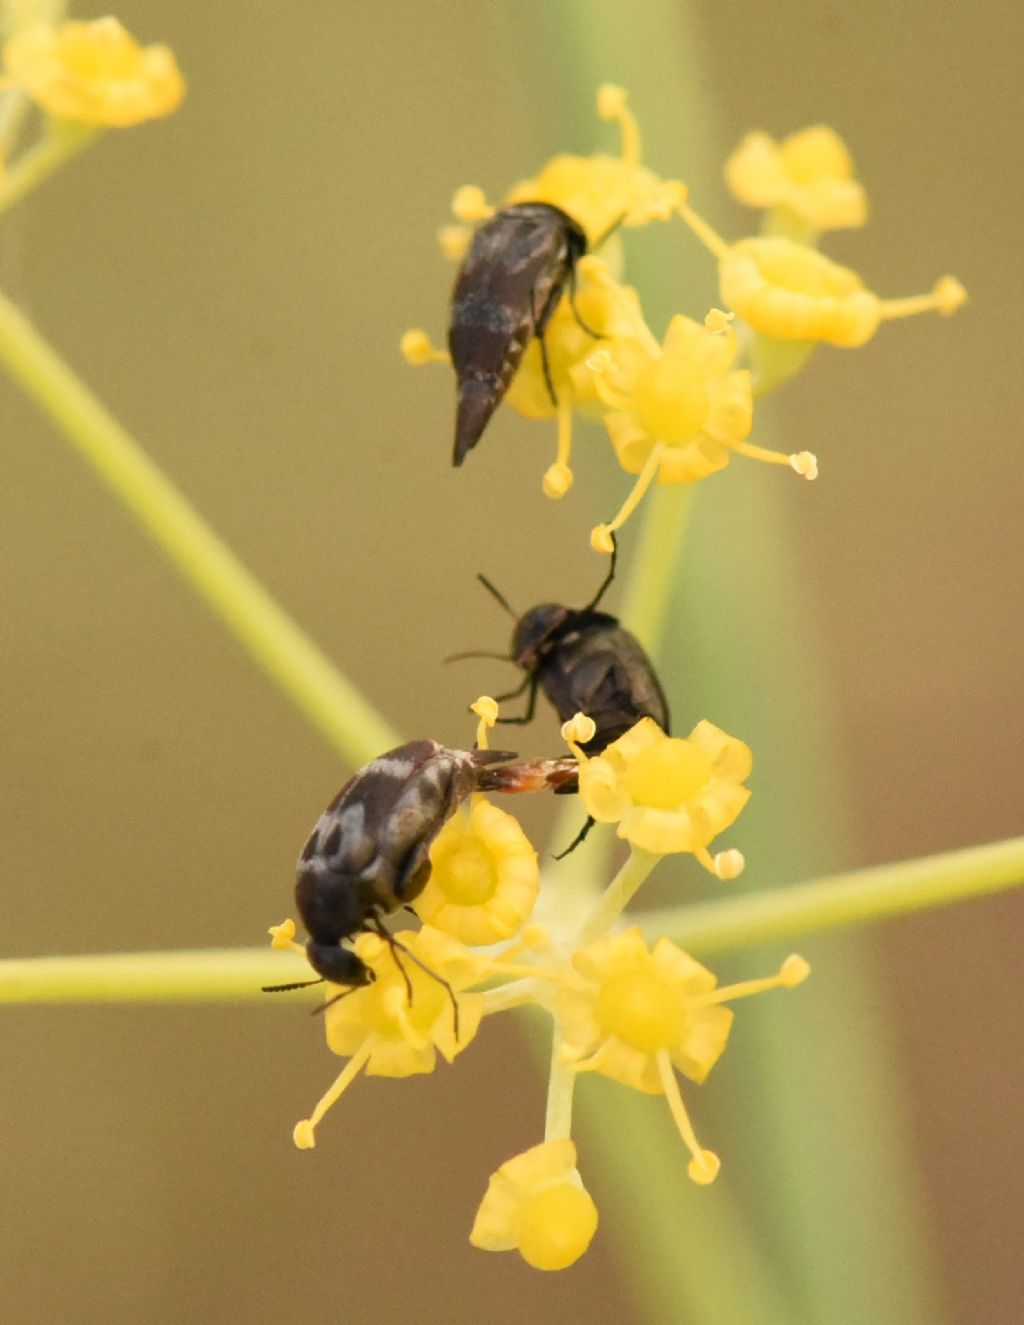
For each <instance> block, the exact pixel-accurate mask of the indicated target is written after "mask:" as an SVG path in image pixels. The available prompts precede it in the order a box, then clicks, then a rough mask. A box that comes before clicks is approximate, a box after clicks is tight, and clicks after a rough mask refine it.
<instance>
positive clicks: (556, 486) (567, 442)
mask: <svg viewBox="0 0 1024 1325" xmlns="http://www.w3.org/2000/svg"><path fill="white" fill-rule="evenodd" d="M571 453H572V402H571V401H569V400H566V399H564V398H563V399H560V400H559V402H558V443H557V449H556V452H555V463H554V464H553V465H551V466H550V467H549V468H548V469H547V470H546V471H545V473H544V480H543V488H544V495H545V496H546V497H550V498H552V500H557V499H558V498H559V497H564V496H565V494H566V493H567V492H568V491H569V489H570V488H571V487H572V482H573V473H572V470H571V469H570V468H569V456H570V454H571Z"/></svg>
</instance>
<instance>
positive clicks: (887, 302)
mask: <svg viewBox="0 0 1024 1325" xmlns="http://www.w3.org/2000/svg"><path fill="white" fill-rule="evenodd" d="M966 301H967V291H966V290H965V289H964V287H963V286H962V285H961V284H960V282H959V281H958V280H957V279H956V277H955V276H943V277H941V278H940V279H939V280H937V281H936V282H935V285H934V286H933V288H932V291H931V293H930V294H913V295H908V296H907V297H906V298H904V299H883V300H882V301H881V305H880V315H881V318H882V320H883V321H886V322H887V321H891V320H893V319H895V318H900V317H914V316H915V315H916V314H918V313H929V312H931V311H932V310H934V311H935V312H937V313H941V314H942V316H943V317H949V315H950V314H951V313H955V312H956V310H957V309H958V308H959V307H960V306H961V305H962V304H964V303H966Z"/></svg>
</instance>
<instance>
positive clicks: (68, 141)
mask: <svg viewBox="0 0 1024 1325" xmlns="http://www.w3.org/2000/svg"><path fill="white" fill-rule="evenodd" d="M12 114H13V112H12ZM12 126H13V128H14V130H15V131H16V128H17V121H16V120H13V121H12ZM99 134H100V130H99V128H98V127H96V126H95V125H91V124H73V123H71V122H70V121H63V120H51V121H50V122H49V124H48V125H47V127H46V132H45V133H44V134H43V136H42V138H40V139H39V141H38V142H37V143H33V144H32V146H31V147H29V148H27V149H26V150H25V151H24V152H22V154H21V156H19V157H17V158H16V159H15V160H14V161H12V162H11V164H10V165H9V166H8V168H7V173H6V174H5V175H4V177H3V180H2V181H0V212H5V211H7V209H8V208H9V207H13V206H14V204H15V203H16V202H20V201H21V199H22V198H24V196H25V194H26V193H30V192H31V191H32V190H33V189H34V188H35V187H36V186H37V185H38V184H41V183H42V182H43V180H45V179H48V178H49V177H50V176H51V175H52V174H53V173H54V172H55V171H57V170H59V169H60V168H61V166H63V165H64V164H65V162H67V161H70V160H71V158H72V157H73V156H77V155H78V153H79V152H82V151H84V150H85V149H86V148H87V147H88V146H89V145H90V143H94V142H95V141H96V139H97V138H98V137H99Z"/></svg>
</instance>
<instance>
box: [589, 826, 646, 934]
mask: <svg viewBox="0 0 1024 1325" xmlns="http://www.w3.org/2000/svg"><path fill="white" fill-rule="evenodd" d="M659 860H661V856H656V855H654V854H653V853H652V852H650V851H641V850H640V848H639V847H634V848H633V850H632V851H631V852H630V853H629V859H628V860H627V861H626V863H625V864H624V865H623V867H622V869H620V870H619V872H618V874H616V876H615V878H614V879H612V881H611V883H610V884H609V885H608V887H607V888H606V889H605V890H604V892H603V893H602V894H601V899H600V901H599V902H598V903H597V905H596V906H595V907H594V909H593V911H591V913H590V915H589V916H587V918H586V920H585V921H584V922H583V926H582V928H581V929H580V934H579V940H578V943H579V946H580V947H581V948H584V947H586V946H587V944H588V943H593V942H594V940H595V939H599V938H600V937H601V935H602V934H607V933H608V931H609V930H610V929H611V927H612V925H614V924H615V922H616V920H618V918H619V916H620V915H622V913H623V911H624V910H625V909H626V907H627V906H628V905H629V904H630V902H631V901H632V900H633V896H634V894H635V893H636V891H637V889H638V888H639V887H640V885H641V884H642V883H643V882H644V880H645V879H646V878H647V876H648V875H649V874H650V872H651V870H653V869H654V867H655V865H657V863H658V861H659Z"/></svg>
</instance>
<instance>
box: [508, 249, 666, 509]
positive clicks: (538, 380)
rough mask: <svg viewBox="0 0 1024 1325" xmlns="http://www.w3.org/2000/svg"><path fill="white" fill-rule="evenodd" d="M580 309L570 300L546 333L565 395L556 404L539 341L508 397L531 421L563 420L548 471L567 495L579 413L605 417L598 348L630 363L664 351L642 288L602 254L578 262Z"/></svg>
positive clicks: (547, 486) (549, 482) (557, 491)
mask: <svg viewBox="0 0 1024 1325" xmlns="http://www.w3.org/2000/svg"><path fill="white" fill-rule="evenodd" d="M576 277H577V291H576V299H575V301H574V302H575V310H574V309H573V307H572V306H571V305H570V302H569V300H568V299H563V300H562V301H561V302H560V303H559V305H558V307H557V309H556V310H555V313H554V316H553V317H552V318H551V321H550V322H549V323H548V326H547V330H546V331H545V333H544V346H545V349H546V351H547V360H548V367H549V369H550V372H551V383H552V386H553V387H554V389H555V395H556V396H557V398H558V406H557V408H556V406H555V405H553V404H552V401H551V393H550V391H549V390H548V385H547V379H546V378H545V375H544V361H543V358H542V356H541V350H540V344H539V343H538V342H537V340H536V339H534V340H532V341H531V342H530V344H529V345H528V346H527V348H526V353H525V354H524V356H523V361H522V363H521V364H520V365H519V369H518V371H517V372H516V375H515V377H514V378H513V379H512V383H511V385H510V387H509V389H508V392H507V394H506V396H505V402H506V404H508V405H510V406H511V407H512V408H513V409H514V410H516V411H518V413H520V414H522V415H524V416H525V417H526V418H529V419H546V418H551V417H552V416H557V418H558V443H557V454H556V458H555V463H554V464H553V465H551V466H550V468H549V469H548V470H547V471H546V472H545V475H544V480H543V487H544V491H545V493H546V494H547V495H548V496H549V497H562V496H564V495H565V493H566V492H567V491H568V490H569V488H570V487H571V486H572V481H573V474H572V470H571V469H570V467H569V460H570V455H571V450H572V411H573V410H574V409H576V410H579V411H580V412H581V413H582V414H591V415H600V414H601V413H602V412H603V410H604V409H605V406H604V403H603V402H602V400H601V398H600V396H599V394H598V387H597V383H596V380H595V374H594V373H593V372H592V371H591V370H590V369H589V368H588V367H587V364H588V361H589V360H590V358H591V357H592V356H593V354H594V352H595V350H596V349H598V348H604V349H606V350H607V351H608V353H609V354H611V355H614V356H615V357H616V358H617V359H622V360H623V361H628V360H629V359H630V358H631V356H635V355H637V354H640V353H644V352H646V353H652V352H657V346H658V342H657V341H656V340H655V338H654V336H653V335H652V334H651V332H650V330H649V329H648V327H647V323H646V322H645V321H644V316H643V311H642V309H641V307H640V297H639V295H638V294H637V292H636V290H634V289H632V287H630V286H627V285H621V284H620V283H619V282H618V281H617V280H616V279H615V278H614V277H613V275H612V273H611V270H610V269H609V265H608V263H607V262H605V261H604V259H602V258H598V257H593V256H589V257H584V258H581V259H580V261H579V263H578V264H577V268H576Z"/></svg>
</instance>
